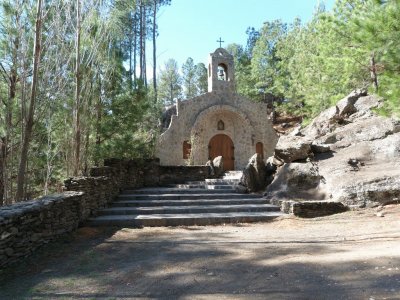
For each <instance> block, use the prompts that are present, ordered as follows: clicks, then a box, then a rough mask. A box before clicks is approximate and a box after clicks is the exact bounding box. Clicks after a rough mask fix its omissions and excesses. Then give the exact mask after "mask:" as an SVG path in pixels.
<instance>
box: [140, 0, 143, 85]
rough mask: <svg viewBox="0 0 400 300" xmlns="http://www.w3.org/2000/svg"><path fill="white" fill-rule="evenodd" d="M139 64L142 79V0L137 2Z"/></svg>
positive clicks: (141, 78)
mask: <svg viewBox="0 0 400 300" xmlns="http://www.w3.org/2000/svg"><path fill="white" fill-rule="evenodd" d="M139 5H140V6H139V18H140V24H139V64H140V72H139V79H140V80H143V27H144V25H143V0H141V1H140V4H139Z"/></svg>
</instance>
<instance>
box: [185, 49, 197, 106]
mask: <svg viewBox="0 0 400 300" xmlns="http://www.w3.org/2000/svg"><path fill="white" fill-rule="evenodd" d="M196 72H197V66H196V65H195V64H194V62H193V59H192V58H191V57H189V58H188V59H187V60H186V62H185V63H184V64H183V65H182V81H183V90H184V97H185V98H186V99H189V98H193V97H194V96H196V95H197V94H198V92H197V85H196Z"/></svg>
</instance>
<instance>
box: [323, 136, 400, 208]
mask: <svg viewBox="0 0 400 300" xmlns="http://www.w3.org/2000/svg"><path fill="white" fill-rule="evenodd" d="M349 162H357V166H356V167H355V166H354V165H353V164H351V163H349ZM317 163H318V166H319V172H320V174H321V175H322V176H323V177H324V178H325V179H326V190H327V192H328V193H327V197H328V198H331V199H332V200H335V201H340V202H342V203H345V204H347V205H354V206H359V207H366V206H375V205H380V204H386V203H391V202H395V201H396V199H398V198H400V133H394V134H390V135H388V136H387V137H385V138H381V139H376V140H373V141H361V142H355V143H354V144H352V145H350V146H348V147H345V148H338V149H336V151H334V152H333V153H332V154H331V156H330V157H329V158H328V159H326V158H324V157H323V156H321V157H317Z"/></svg>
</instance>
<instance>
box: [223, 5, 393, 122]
mask: <svg viewBox="0 0 400 300" xmlns="http://www.w3.org/2000/svg"><path fill="white" fill-rule="evenodd" d="M399 16H400V1H399V0H387V1H378V0H338V1H337V2H336V4H335V7H334V9H333V11H331V12H327V11H325V8H324V6H319V7H317V8H316V11H315V13H314V16H313V18H312V20H311V21H310V22H308V23H306V24H302V23H301V21H300V20H299V19H296V20H295V21H294V22H293V23H292V24H290V25H289V26H287V25H286V24H284V23H282V22H281V21H279V20H275V21H272V22H265V23H264V25H263V27H262V28H261V29H260V30H258V31H257V30H255V29H254V28H250V29H248V31H247V33H248V35H249V38H248V42H247V48H246V50H245V51H244V50H243V48H242V47H241V46H240V45H230V46H228V51H229V52H230V53H232V55H234V57H235V68H236V71H237V76H236V78H237V81H238V84H237V85H238V91H239V92H240V93H242V94H244V95H246V96H248V97H250V98H252V99H253V100H255V101H260V100H262V99H263V95H264V99H265V96H266V95H267V96H268V97H271V98H272V99H274V101H275V102H277V101H278V105H279V106H278V108H277V109H278V110H282V111H289V112H291V113H294V114H301V115H303V116H304V117H305V119H306V118H311V117H313V116H315V115H316V114H318V113H319V112H320V111H322V110H323V109H325V108H327V107H329V106H331V105H334V104H335V103H336V102H337V101H338V100H339V99H340V98H341V97H343V96H345V95H346V94H348V93H349V92H350V91H351V90H353V89H357V88H368V89H369V90H370V91H371V92H375V93H379V94H380V95H382V96H383V98H384V99H385V107H384V112H385V113H386V114H399V112H400V105H399V104H400V103H399V101H400V100H399V99H400V89H399V82H400V30H399V29H400V25H399V24H400V23H399ZM249 65H250V68H249Z"/></svg>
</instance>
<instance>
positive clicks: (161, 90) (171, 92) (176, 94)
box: [158, 58, 182, 105]
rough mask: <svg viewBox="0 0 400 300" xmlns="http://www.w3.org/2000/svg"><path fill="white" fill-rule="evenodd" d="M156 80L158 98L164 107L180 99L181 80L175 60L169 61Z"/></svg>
mask: <svg viewBox="0 0 400 300" xmlns="http://www.w3.org/2000/svg"><path fill="white" fill-rule="evenodd" d="M158 78H159V82H158V96H159V100H160V101H162V102H163V103H164V105H172V104H174V103H175V102H176V101H177V100H178V99H180V98H181V97H182V85H181V82H182V78H181V76H180V74H179V69H178V63H177V62H176V60H174V59H172V58H171V59H169V60H168V61H167V62H166V63H165V65H164V69H163V70H161V72H160V76H159V77H158Z"/></svg>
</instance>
